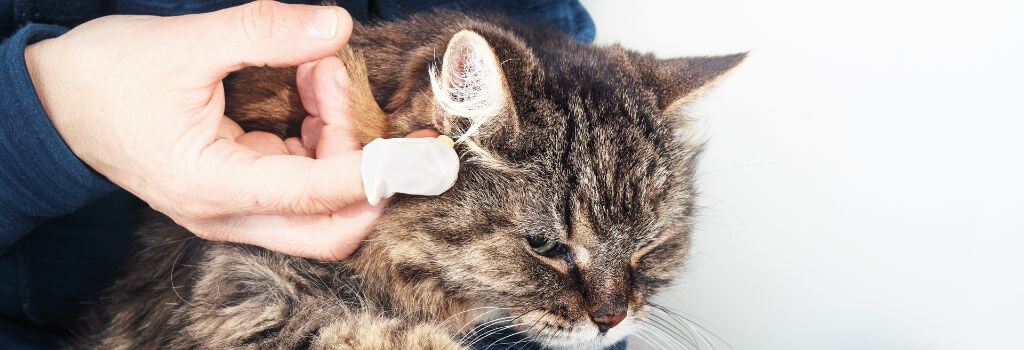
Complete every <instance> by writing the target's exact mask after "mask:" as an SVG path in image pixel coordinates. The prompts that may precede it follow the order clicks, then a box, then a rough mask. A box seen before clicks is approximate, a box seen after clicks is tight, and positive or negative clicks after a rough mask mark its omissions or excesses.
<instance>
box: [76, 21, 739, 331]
mask: <svg viewBox="0 0 1024 350" xmlns="http://www.w3.org/2000/svg"><path fill="white" fill-rule="evenodd" d="M440 53H443V57H438V55H439V54H440ZM338 55H339V57H341V58H342V60H343V61H344V62H345V64H346V66H347V67H348V69H349V74H350V75H351V76H352V80H353V82H354V86H353V87H352V90H353V91H352V96H353V97H352V99H353V101H351V103H352V104H353V108H355V109H356V110H357V111H358V113H356V114H357V118H355V120H354V123H355V129H356V133H357V138H358V139H359V141H360V142H362V143H363V144H365V143H367V142H369V141H370V140H373V139H375V138H378V137H401V135H405V134H408V133H409V132H412V131H414V130H419V129H424V128H430V129H435V130H438V131H440V132H441V133H442V134H447V135H450V136H452V137H453V138H456V137H459V136H466V135H465V134H466V132H467V131H469V130H467V129H469V128H470V125H471V123H472V122H473V121H474V120H477V121H479V120H481V119H480V118H486V121H485V122H483V123H482V124H480V127H479V129H478V130H476V131H475V132H474V133H472V135H471V136H467V137H466V138H465V141H464V142H461V143H459V144H458V146H457V151H458V152H459V154H460V157H461V168H460V173H459V175H458V181H457V182H456V183H455V185H454V186H453V187H452V188H451V189H450V190H448V191H447V192H445V193H444V194H442V195H440V196H436V197H422V196H405V195H398V196H396V197H394V198H392V199H391V200H390V202H389V204H388V205H387V207H386V209H385V210H384V213H383V214H382V216H381V217H380V218H379V219H378V221H377V222H376V223H375V224H374V226H373V227H372V229H371V230H372V233H371V234H370V236H369V239H368V240H367V241H366V242H364V243H363V244H362V246H361V247H360V248H359V249H358V250H357V251H356V252H355V253H354V254H353V255H352V256H351V257H349V258H348V259H346V260H344V261H341V262H322V261H315V260H310V259H303V258H297V257H291V256H286V255H283V254H278V253H274V252H271V251H267V250H264V249H260V248H257V247H252V246H247V245H241V244H230V243H223V242H210V241H204V240H201V239H198V238H194V237H193V236H192V234H190V233H189V232H187V231H186V230H185V229H183V228H181V227H180V226H177V225H175V224H174V223H173V222H172V221H171V220H169V219H168V218H166V217H163V216H161V215H159V214H156V213H152V214H150V217H149V218H148V219H147V223H146V224H145V225H144V226H143V227H142V228H140V230H139V244H140V245H141V247H140V250H139V251H138V252H137V254H136V255H135V257H134V258H133V259H132V261H131V262H130V263H129V265H128V267H127V268H126V269H127V271H126V273H125V274H124V275H123V277H121V278H120V279H119V280H118V281H117V282H116V283H115V284H114V285H113V286H112V287H110V288H109V290H107V291H106V292H105V293H104V294H103V296H102V297H101V298H100V299H99V300H98V301H97V302H96V303H95V305H96V306H97V307H96V308H95V309H94V310H93V311H92V312H91V313H89V315H88V316H87V317H86V322H85V326H84V327H83V329H82V330H81V331H80V332H78V336H79V339H78V343H77V344H76V345H75V347H80V348H101V349H149V348H173V349H183V348H189V349H192V348H195V349H268V348H269V349H278V348H282V349H307V348H309V349H469V348H472V347H474V346H478V345H480V344H481V343H479V342H480V341H481V339H483V338H486V334H485V332H489V333H495V332H498V331H505V332H511V333H509V336H511V335H512V334H517V336H516V337H515V338H509V339H519V340H517V342H521V343H532V344H534V346H538V347H545V348H552V349H601V348H605V347H608V346H610V345H613V344H616V343H619V342H620V341H621V340H623V339H624V338H625V337H626V336H627V335H629V334H631V333H632V332H634V331H636V330H637V329H639V328H641V327H643V326H644V324H646V322H645V320H647V319H649V318H650V315H651V311H652V306H651V305H652V304H651V302H650V298H651V297H652V296H653V295H654V294H655V293H656V292H658V291H659V290H661V289H663V288H664V287H665V286H666V285H667V284H669V283H670V282H671V281H672V280H673V279H674V278H675V277H676V276H677V275H678V274H679V273H680V271H681V269H682V267H683V265H684V262H685V260H686V257H687V251H688V247H689V242H690V234H691V230H692V227H693V217H694V215H695V199H696V196H697V192H696V190H695V188H694V175H695V169H696V166H697V159H698V156H699V154H700V153H701V149H702V146H703V143H704V139H703V137H702V136H700V135H701V133H700V122H699V120H697V119H695V118H693V117H691V116H689V115H688V114H687V113H686V107H687V106H688V104H689V103H690V102H691V101H692V100H693V99H694V98H696V97H697V96H698V95H699V94H700V93H701V92H702V91H703V90H705V89H706V88H707V87H709V86H711V85H713V84H714V83H715V82H716V81H717V80H718V79H719V78H721V77H722V76H723V75H724V74H726V73H727V72H729V71H730V70H731V69H733V68H734V67H736V66H737V65H738V64H739V63H740V62H741V61H742V60H743V59H744V57H745V54H734V55H725V56H712V57H684V58H671V59H659V58H656V57H654V56H653V55H650V54H639V53H636V52H633V51H629V50H626V49H624V48H622V47H620V46H618V45H611V46H605V47H599V46H591V45H586V44H582V43H579V42H575V41H573V40H572V39H570V38H569V37H567V36H565V35H563V34H561V33H558V32H556V31H554V30H551V29H547V28H544V27H539V26H532V25H523V24H517V23H513V22H511V21H509V20H507V19H503V18H501V17H499V16H475V15H466V14H462V13H456V12H436V13H430V14H421V15H415V16H411V17H409V18H406V19H403V20H400V21H396V22H390V23H376V24H366V25H361V24H357V25H356V26H355V28H354V31H353V35H352V38H351V41H350V43H349V46H348V47H347V48H346V49H343V50H342V51H341V52H339V54H338ZM294 74H295V70H294V69H292V68H269V67H261V68H247V69H244V70H241V71H239V72H236V73H234V74H233V75H231V76H230V77H229V78H228V79H227V80H226V81H225V89H226V98H227V108H226V109H227V111H226V115H228V116H230V117H231V118H233V119H234V120H236V121H237V122H238V123H239V124H240V125H242V126H243V127H244V128H246V129H248V130H264V131H268V132H273V133H275V134H278V135H279V136H294V135H297V134H298V133H299V130H298V129H299V123H300V122H301V120H302V118H303V117H304V116H305V114H306V113H305V112H304V110H303V108H302V104H301V102H300V100H299V98H298V92H297V88H296V86H295V75H294ZM371 92H372V93H371ZM471 114H478V115H476V116H470V115H471ZM470 117H472V118H470ZM282 234H287V233H282ZM494 345H495V346H498V345H502V344H498V343H495V344H494Z"/></svg>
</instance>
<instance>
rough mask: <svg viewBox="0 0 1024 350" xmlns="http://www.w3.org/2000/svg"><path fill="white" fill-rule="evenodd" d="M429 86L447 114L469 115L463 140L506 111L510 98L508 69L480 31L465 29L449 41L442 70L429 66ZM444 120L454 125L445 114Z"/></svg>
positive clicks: (460, 140)
mask: <svg viewBox="0 0 1024 350" xmlns="http://www.w3.org/2000/svg"><path fill="white" fill-rule="evenodd" d="M430 88H431V91H432V92H433V93H434V99H435V100H436V101H437V103H438V105H439V106H440V107H441V109H442V110H443V111H444V112H445V114H446V115H447V117H459V118H465V119H468V120H469V122H470V124H469V127H467V128H466V129H465V130H461V131H460V134H459V135H458V139H457V140H456V141H455V142H457V143H461V142H463V141H465V140H466V139H468V138H469V137H471V136H473V135H474V134H475V133H477V132H478V131H479V130H480V128H481V127H482V126H483V125H484V123H486V122H487V120H488V119H490V118H491V117H494V116H497V115H499V114H502V113H504V112H505V111H506V110H507V108H508V106H509V104H510V103H511V102H510V101H509V100H510V98H511V96H510V94H509V90H508V86H507V82H506V81H505V73H504V71H502V69H501V65H500V64H499V63H498V58H497V56H495V54H494V51H493V50H492V49H491V47H490V45H488V44H487V40H485V39H484V38H483V37H482V36H480V34H477V33H475V32H473V31H469V30H463V31H460V32H458V33H456V34H455V35H454V36H453V37H452V39H451V40H450V41H449V42H448V48H447V49H446V50H445V53H444V59H443V60H442V63H441V69H440V71H438V70H437V68H436V67H431V69H430ZM444 124H445V125H446V126H449V125H451V124H450V123H449V121H448V118H446V120H445V122H444Z"/></svg>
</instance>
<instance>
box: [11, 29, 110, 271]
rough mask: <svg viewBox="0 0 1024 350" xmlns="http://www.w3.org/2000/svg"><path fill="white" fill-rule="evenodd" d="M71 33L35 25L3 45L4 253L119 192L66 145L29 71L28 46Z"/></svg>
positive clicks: (22, 30) (20, 31)
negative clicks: (47, 223)
mask: <svg viewBox="0 0 1024 350" xmlns="http://www.w3.org/2000/svg"><path fill="white" fill-rule="evenodd" d="M65 31H67V29H65V28H63V27H59V26H52V25H38V24H29V25H28V26H25V27H23V28H22V29H20V30H18V31H17V32H16V33H15V34H14V35H13V36H11V37H9V38H6V39H4V40H3V42H2V43H0V253H2V252H3V251H5V250H6V249H7V248H8V247H9V246H10V245H11V244H12V243H14V242H15V241H17V240H18V239H19V238H21V237H22V236H23V235H25V234H26V233H28V232H29V231H30V230H31V229H32V228H33V227H34V226H35V225H37V224H38V223H40V222H41V221H42V220H45V219H48V218H53V217H57V216H61V215H65V214H68V213H70V212H72V211H74V210H75V209H78V208H80V207H82V206H83V205H85V204H88V203H89V202H91V201H93V200H95V199H97V198H99V197H101V196H103V195H105V194H108V193H111V192H112V191H114V190H116V187H115V186H114V185H113V184H111V183H110V182H108V181H107V180H106V179H105V178H103V177H102V176H101V175H99V174H97V173H96V172H94V171H93V170H92V169H90V168H89V167H88V166H86V165H85V164H84V163H82V161H81V160H79V159H78V158H77V157H76V156H75V155H74V153H72V152H71V149H69V148H68V146H67V144H65V143H64V140H63V139H62V138H61V137H60V135H59V134H58V133H57V130H56V129H54V127H53V124H52V123H51V122H50V118H49V117H48V116H47V114H46V111H45V110H43V106H42V104H41V103H40V102H39V97H38V96H36V90H35V87H34V86H33V84H32V78H31V77H30V76H29V74H28V69H27V68H26V66H25V46H27V45H29V44H31V43H34V42H37V41H40V40H43V39H48V38H52V37H56V36H58V35H60V34H63V33H64V32H65Z"/></svg>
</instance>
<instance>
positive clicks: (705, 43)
mask: <svg viewBox="0 0 1024 350" xmlns="http://www.w3.org/2000/svg"><path fill="white" fill-rule="evenodd" d="M584 4H585V5H586V6H587V7H588V9H589V10H590V11H591V14H592V15H593V16H594V18H595V21H596V22H597V28H598V42H600V43H610V42H621V43H622V44H623V45H625V46H627V47H630V48H635V49H639V50H642V51H652V52H655V53H657V54H658V55H659V56H663V57H671V56H679V55H703V54H715V53H729V52H736V51H746V50H750V51H751V55H750V57H749V59H748V60H747V62H746V63H744V65H743V66H742V67H740V68H739V69H738V70H736V71H735V72H734V74H733V75H732V76H730V77H729V78H728V79H726V80H725V81H724V82H722V83H721V84H720V85H719V86H718V88H716V89H715V90H714V91H712V92H711V93H710V94H709V95H707V96H706V98H705V99H704V100H703V101H702V102H701V103H700V104H699V105H698V108H697V111H698V113H700V114H701V115H704V116H706V117H707V118H708V120H709V127H710V133H711V141H710V144H709V147H708V151H707V153H706V156H705V158H704V160H703V163H702V169H703V170H702V171H701V172H702V175H701V177H700V184H701V186H700V187H701V189H702V190H703V192H704V199H703V206H704V207H705V209H704V211H703V213H702V214H701V217H700V225H699V227H698V230H697V232H696V235H695V246H694V248H693V257H692V260H691V262H690V265H689V270H688V272H687V273H686V274H684V275H683V277H682V278H681V279H680V281H679V283H678V286H676V287H675V288H673V289H672V290H671V291H669V292H668V293H666V294H665V295H663V297H662V298H661V300H662V301H664V302H665V303H667V304H670V305H672V306H674V307H677V308H680V309H682V310H684V311H685V312H686V313H687V314H689V315H691V316H693V317H694V318H695V319H696V320H698V322H699V323H700V324H702V325H703V326H705V327H707V328H708V329H710V330H712V331H713V332H714V333H715V334H717V335H719V336H721V337H722V338H724V339H726V340H727V341H728V342H729V343H730V344H731V345H732V346H733V347H734V348H736V349H758V350H760V349H787V350H789V349H812V350H818V349H821V350H833V349H857V350H861V349H1024V213H1022V211H1024V185H1022V181H1024V163H1022V162H1024V107H1022V104H1024V89H1022V85H1024V68H1022V67H1024V9H1022V7H1024V2H1021V1H970V2H967V1H964V2H959V3H956V2H946V1H878V0H861V1H843V2H837V1H814V0H806V1H801V0H786V1H757V0H749V1H737V0H725V1H708V0H703V1H700V0H685V1H599V0H594V1H584ZM642 343H643V342H642V341H639V340H634V341H633V342H632V345H631V348H634V349H652V348H658V347H657V346H655V347H650V346H646V345H645V344H642ZM661 348H681V345H672V346H669V345H666V344H662V345H661ZM719 348H724V346H722V345H721V344H719Z"/></svg>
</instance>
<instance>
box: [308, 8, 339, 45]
mask: <svg viewBox="0 0 1024 350" xmlns="http://www.w3.org/2000/svg"><path fill="white" fill-rule="evenodd" d="M306 32H308V33H309V35H311V36H313V37H314V38H318V39H330V38H333V37H334V35H335V34H337V33H338V12H337V11H335V10H334V9H331V8H329V7H325V8H320V9H316V10H315V11H313V18H312V19H311V20H310V21H309V23H308V24H306Z"/></svg>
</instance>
